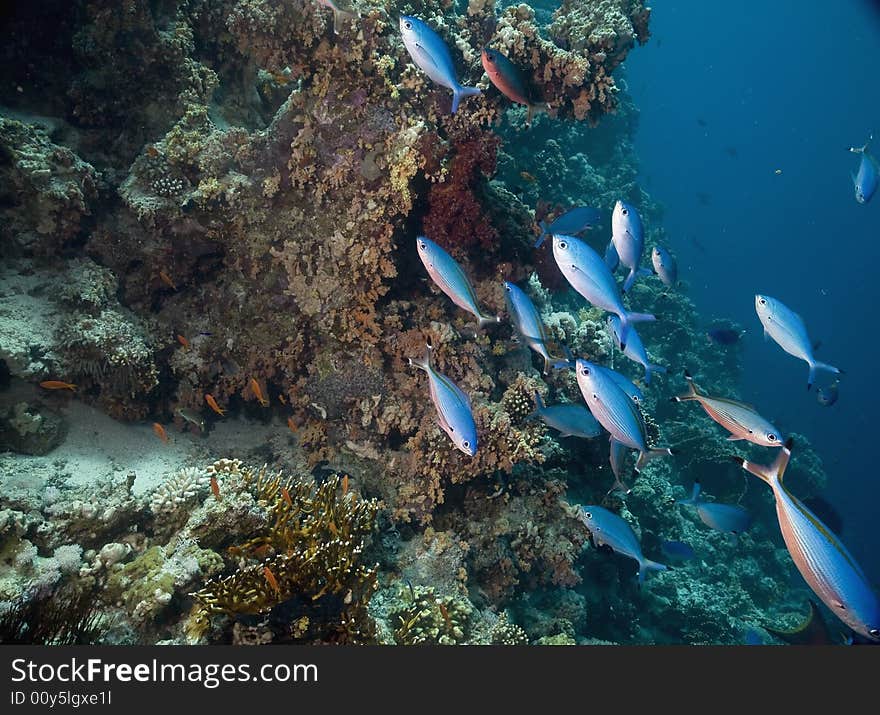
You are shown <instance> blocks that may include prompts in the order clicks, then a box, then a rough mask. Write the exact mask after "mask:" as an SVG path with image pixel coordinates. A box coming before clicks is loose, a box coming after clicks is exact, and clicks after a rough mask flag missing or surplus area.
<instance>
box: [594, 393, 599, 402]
mask: <svg viewBox="0 0 880 715" xmlns="http://www.w3.org/2000/svg"><path fill="white" fill-rule="evenodd" d="M593 399H594V400H598V399H599V395H597V394H596V393H595V392H594V393H593Z"/></svg>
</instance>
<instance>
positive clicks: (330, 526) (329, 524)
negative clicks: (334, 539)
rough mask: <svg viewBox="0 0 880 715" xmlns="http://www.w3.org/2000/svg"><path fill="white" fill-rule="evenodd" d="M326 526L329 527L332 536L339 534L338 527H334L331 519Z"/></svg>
mask: <svg viewBox="0 0 880 715" xmlns="http://www.w3.org/2000/svg"><path fill="white" fill-rule="evenodd" d="M327 528H328V529H330V533H331V534H333V536H339V529H337V528H336V524H334V523H333V522H332V521H331V522H329V523H328V524H327Z"/></svg>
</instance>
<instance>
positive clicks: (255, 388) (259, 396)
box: [251, 378, 269, 407]
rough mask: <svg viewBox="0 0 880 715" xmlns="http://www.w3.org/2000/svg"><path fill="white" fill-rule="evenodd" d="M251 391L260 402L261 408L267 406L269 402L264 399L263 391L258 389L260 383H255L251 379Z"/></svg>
mask: <svg viewBox="0 0 880 715" xmlns="http://www.w3.org/2000/svg"><path fill="white" fill-rule="evenodd" d="M251 390H253V391H254V395H256V397H257V399H258V400H259V401H260V404H261V405H262V406H263V407H268V406H269V400H267V399H266V398H265V397H264V395H263V391H262V390H261V389H260V383H259V382H257V381H256V380H255V379H254V378H251Z"/></svg>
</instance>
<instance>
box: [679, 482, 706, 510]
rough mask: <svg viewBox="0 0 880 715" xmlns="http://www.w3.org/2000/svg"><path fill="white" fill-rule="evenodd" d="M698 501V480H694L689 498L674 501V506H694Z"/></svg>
mask: <svg viewBox="0 0 880 715" xmlns="http://www.w3.org/2000/svg"><path fill="white" fill-rule="evenodd" d="M698 501H700V480H699V479H695V480H694V487H693V489H691V498H690V499H678V500H676V502H675V503H676V504H696V503H697V502H698Z"/></svg>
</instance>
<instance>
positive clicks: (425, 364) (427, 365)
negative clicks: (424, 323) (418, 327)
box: [409, 343, 434, 372]
mask: <svg viewBox="0 0 880 715" xmlns="http://www.w3.org/2000/svg"><path fill="white" fill-rule="evenodd" d="M433 352H434V347H433V346H432V345H431V343H428V344H427V345H425V358H424V360H416V359H414V358H409V364H410V365H411V366H412V367H417V368H419V369H420V370H424V371H425V372H430V371H431V354H432V353H433Z"/></svg>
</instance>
